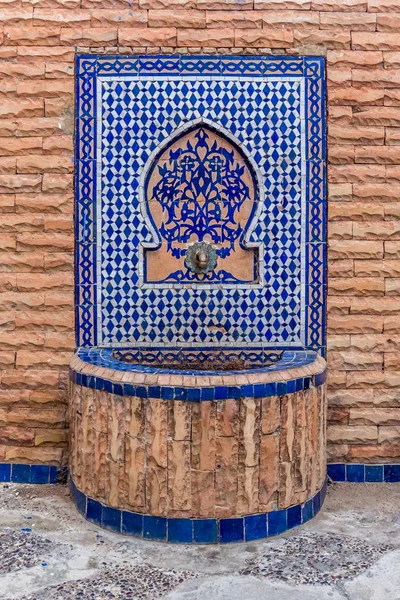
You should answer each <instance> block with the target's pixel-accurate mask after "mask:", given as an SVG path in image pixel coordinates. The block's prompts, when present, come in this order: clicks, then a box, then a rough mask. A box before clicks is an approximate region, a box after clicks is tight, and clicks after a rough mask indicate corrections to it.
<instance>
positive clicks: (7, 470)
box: [0, 463, 68, 484]
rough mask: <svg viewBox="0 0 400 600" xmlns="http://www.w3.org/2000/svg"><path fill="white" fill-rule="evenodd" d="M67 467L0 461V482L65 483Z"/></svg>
mask: <svg viewBox="0 0 400 600" xmlns="http://www.w3.org/2000/svg"><path fill="white" fill-rule="evenodd" d="M67 472H68V468H67V467H57V466H52V465H26V464H23V463H19V464H18V463H0V483H9V482H13V483H35V484H38V483H66V480H67Z"/></svg>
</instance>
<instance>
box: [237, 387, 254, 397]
mask: <svg viewBox="0 0 400 600" xmlns="http://www.w3.org/2000/svg"><path fill="white" fill-rule="evenodd" d="M240 393H241V395H242V396H244V397H245V398H246V397H247V396H249V397H252V396H253V395H254V386H253V385H250V384H249V385H242V386H241V387H240Z"/></svg>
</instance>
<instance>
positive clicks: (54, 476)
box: [49, 467, 68, 483]
mask: <svg viewBox="0 0 400 600" xmlns="http://www.w3.org/2000/svg"><path fill="white" fill-rule="evenodd" d="M67 471H68V469H67V467H64V468H63V469H60V473H62V475H63V481H66V477H67ZM58 472H59V468H58V467H50V477H49V482H50V483H57V481H58Z"/></svg>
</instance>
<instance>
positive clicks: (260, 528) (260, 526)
mask: <svg viewBox="0 0 400 600" xmlns="http://www.w3.org/2000/svg"><path fill="white" fill-rule="evenodd" d="M244 530H245V538H246V542H250V541H251V540H260V539H262V538H265V537H267V515H265V514H262V515H250V516H249V517H245V518H244Z"/></svg>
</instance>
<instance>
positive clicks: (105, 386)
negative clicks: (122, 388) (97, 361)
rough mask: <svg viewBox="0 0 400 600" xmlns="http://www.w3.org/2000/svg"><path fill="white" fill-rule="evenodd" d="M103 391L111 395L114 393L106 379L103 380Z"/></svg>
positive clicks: (111, 385) (110, 383)
mask: <svg viewBox="0 0 400 600" xmlns="http://www.w3.org/2000/svg"><path fill="white" fill-rule="evenodd" d="M103 389H104V391H105V392H108V393H109V394H112V393H113V391H114V390H113V384H112V382H111V381H108V380H107V379H103Z"/></svg>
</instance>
